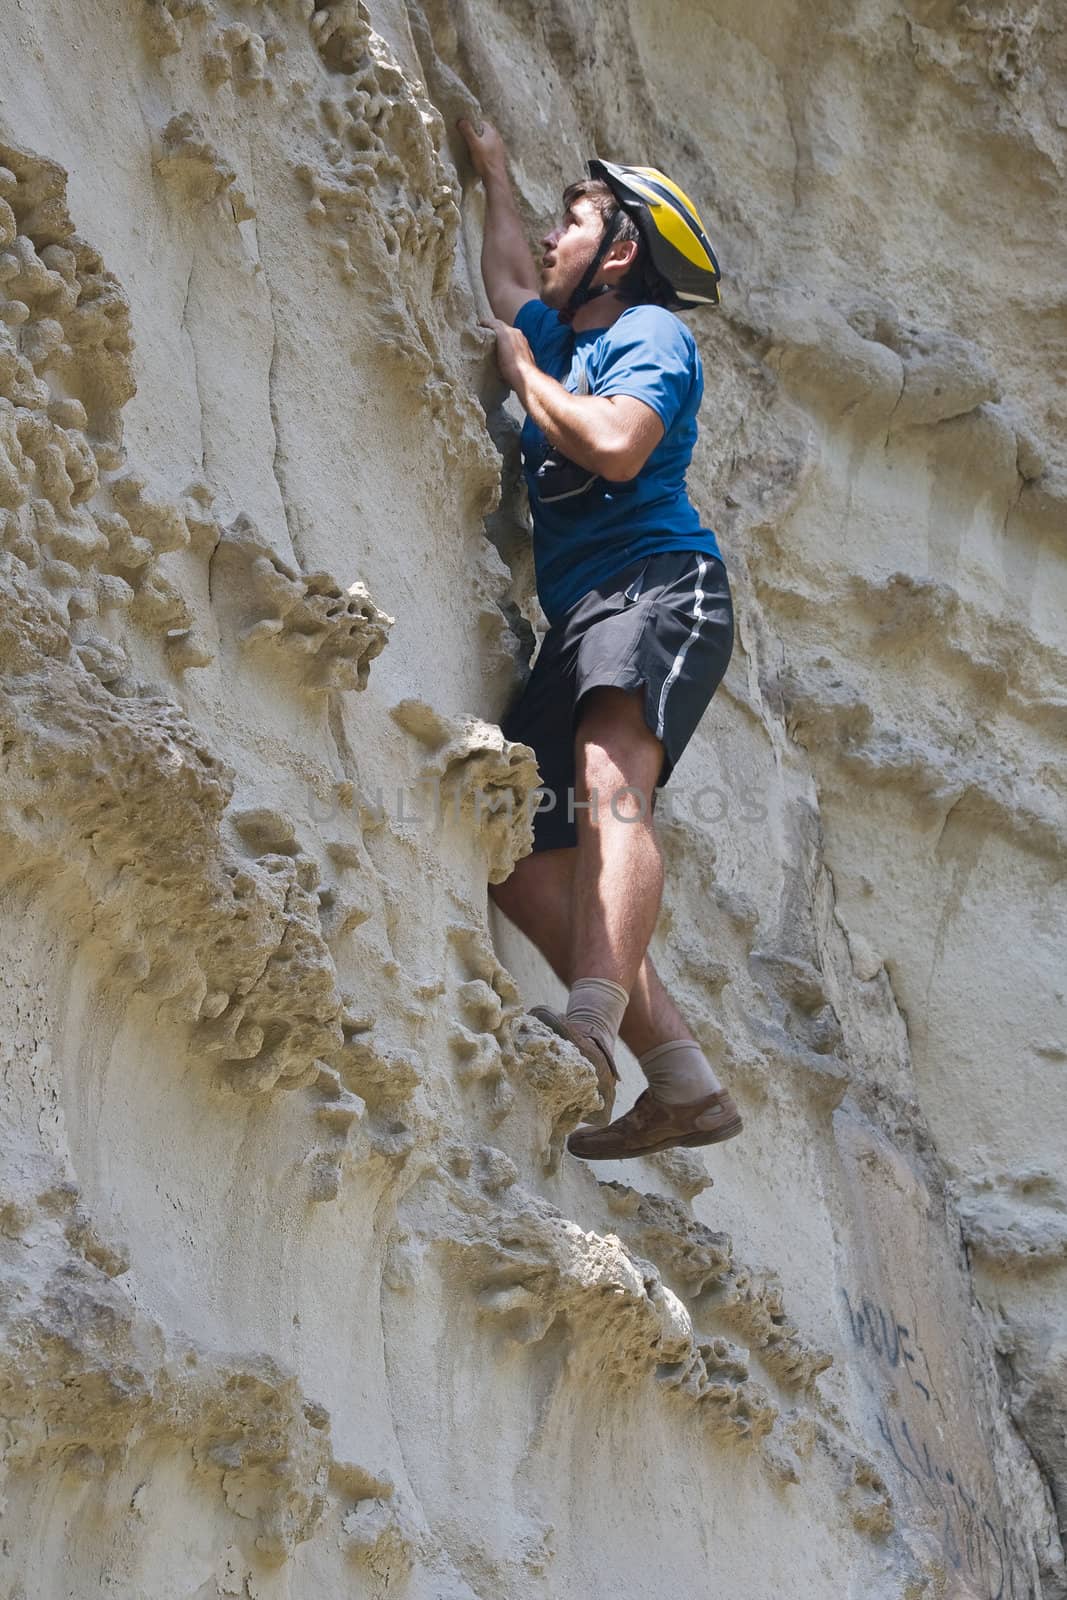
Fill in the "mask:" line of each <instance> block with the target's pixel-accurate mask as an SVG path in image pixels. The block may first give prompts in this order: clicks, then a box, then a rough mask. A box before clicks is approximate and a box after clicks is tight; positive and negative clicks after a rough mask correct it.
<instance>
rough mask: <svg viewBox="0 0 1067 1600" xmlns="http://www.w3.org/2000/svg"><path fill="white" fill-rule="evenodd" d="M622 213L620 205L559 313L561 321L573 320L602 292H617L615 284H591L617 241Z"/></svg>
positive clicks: (569, 321) (568, 321)
mask: <svg viewBox="0 0 1067 1600" xmlns="http://www.w3.org/2000/svg"><path fill="white" fill-rule="evenodd" d="M622 214H623V212H622V207H621V206H619V207H618V208H617V209H616V211H615V215H614V216H613V217H612V219H611V221H610V222H609V223H608V225H607V227H606V228H605V229H604V237H603V238H602V239H601V241H600V243H599V244H598V246H597V250H596V255H595V256H594V257H593V259H592V261H590V263H589V265H588V266H587V267H586V269H585V271H584V272H583V273H582V276H581V280H580V281H579V283H578V285H577V287H576V288H575V289H574V290H573V291H572V293H571V296H570V299H569V300H568V301H567V304H566V305H565V306H564V307H563V309H562V311H560V312H558V313H557V315H558V316H559V320H560V321H561V322H566V323H571V322H573V321H574V318H575V316H576V315H577V313H578V311H579V310H580V309H581V307H582V306H584V305H587V304H588V303H589V301H590V300H598V299H599V298H600V296H601V295H602V294H614V293H615V285H614V284H610V283H600V284H598V285H597V287H596V288H595V289H591V288H590V287H589V285H590V284H591V283H592V281H593V279H594V278H595V277H596V275H597V273H598V272H599V271H600V266H601V263H602V261H603V260H604V257H605V256H606V255H607V253H608V251H609V250H610V249H611V247H612V245H613V244H614V243H615V235H616V233H617V232H618V228H619V219H620V217H621V216H622Z"/></svg>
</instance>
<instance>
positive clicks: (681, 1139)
mask: <svg viewBox="0 0 1067 1600" xmlns="http://www.w3.org/2000/svg"><path fill="white" fill-rule="evenodd" d="M741 1127H742V1123H741V1116H740V1113H739V1112H738V1109H737V1106H736V1105H735V1104H734V1102H733V1100H732V1099H731V1097H730V1093H729V1090H727V1089H722V1090H720V1091H717V1092H716V1093H715V1094H709V1095H705V1096H704V1097H703V1099H701V1100H686V1101H683V1103H682V1104H681V1105H677V1106H672V1105H666V1104H665V1103H664V1102H663V1101H662V1100H656V1099H655V1098H654V1097H653V1094H652V1090H651V1089H646V1090H645V1091H644V1093H643V1094H640V1095H638V1097H637V1099H636V1100H635V1101H634V1103H633V1105H632V1106H631V1107H630V1110H629V1111H627V1112H625V1113H624V1115H623V1116H621V1117H620V1118H619V1119H618V1121H617V1122H613V1123H612V1124H611V1126H610V1127H609V1128H596V1129H593V1130H590V1131H589V1132H587V1131H586V1130H585V1128H579V1129H578V1130H577V1132H576V1133H572V1134H571V1136H570V1138H569V1139H568V1140H567V1149H568V1150H569V1151H570V1153H571V1155H572V1156H581V1158H582V1160H583V1161H625V1160H626V1159H627V1157H629V1156H648V1155H651V1154H652V1153H653V1151H655V1150H668V1149H669V1148H670V1147H671V1146H672V1145H698V1144H719V1143H720V1142H721V1141H722V1140H723V1139H732V1138H734V1136H735V1135H736V1134H738V1133H740V1132H741Z"/></svg>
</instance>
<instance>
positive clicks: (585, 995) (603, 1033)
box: [567, 978, 630, 1054]
mask: <svg viewBox="0 0 1067 1600" xmlns="http://www.w3.org/2000/svg"><path fill="white" fill-rule="evenodd" d="M629 1004H630V996H629V995H628V994H627V993H626V990H625V989H624V988H623V987H622V985H621V984H620V983H612V982H611V979H610V978H579V980H578V982H577V983H575V984H572V985H571V992H570V996H569V998H568V1000H567V1021H568V1022H577V1023H580V1024H581V1026H582V1027H583V1028H588V1030H589V1032H590V1033H592V1034H595V1036H596V1038H597V1039H598V1040H599V1041H600V1043H601V1044H602V1045H603V1046H604V1049H605V1050H607V1051H608V1052H609V1053H611V1054H613V1053H614V1050H615V1040H616V1037H617V1036H618V1032H619V1027H620V1025H621V1023H622V1019H623V1015H624V1013H625V1011H626V1007H627V1006H628V1005H629Z"/></svg>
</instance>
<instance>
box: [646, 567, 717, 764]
mask: <svg viewBox="0 0 1067 1600" xmlns="http://www.w3.org/2000/svg"><path fill="white" fill-rule="evenodd" d="M697 560H698V562H699V563H700V572H699V573H698V575H697V583H696V609H695V616H694V619H693V626H692V629H691V631H690V632H689V634H688V635H687V637H686V639H685V642H684V644H683V645H682V648H681V649H680V650H679V652H678V654H677V655H676V656H675V658H674V660H673V661H672V662H671V670H670V671H669V672H668V674H667V676H666V677H665V678H664V680H663V688H662V689H661V690H660V694H659V709H658V710H657V712H656V738H657V739H662V738H663V723H664V718H665V717H666V715H667V692H668V690H669V689H670V686H671V684H672V683H673V682H674V680H675V678H676V677H677V676H678V674H679V673H680V672H681V670H682V662H683V661H684V660H685V653H686V651H687V650H688V649H689V646H690V645H691V644H692V642H693V640H694V639H695V638H696V636H697V634H698V633H699V632H700V625H701V623H702V622H703V621H704V616H703V613H702V612H701V609H700V603H701V601H702V600H703V599H704V598H705V595H704V590H703V588H702V587H701V585H702V584H703V582H704V574H705V573H706V572H707V570H708V564H707V562H706V561H705V560H704V557H703V556H701V555H698V556H697Z"/></svg>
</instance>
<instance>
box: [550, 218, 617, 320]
mask: <svg viewBox="0 0 1067 1600" xmlns="http://www.w3.org/2000/svg"><path fill="white" fill-rule="evenodd" d="M603 236H604V219H603V217H602V216H601V215H600V212H599V211H598V210H597V208H596V206H595V205H594V204H593V202H592V200H590V199H589V198H588V197H587V196H585V195H582V196H580V197H579V198H578V199H577V200H575V202H574V204H573V205H571V206H568V207H567V209H566V211H565V212H564V213H563V221H562V222H560V223H558V224H557V226H556V227H554V228H553V229H552V232H551V233H546V234H545V236H544V238H543V239H542V240H541V299H542V300H543V301H544V303H545V305H546V306H552V307H553V308H554V309H557V310H558V309H559V308H560V307H562V306H565V305H566V304H567V301H568V300H569V299H570V297H571V295H572V294H573V293H574V291H575V289H576V288H577V287H578V285H579V283H580V282H581V280H582V273H583V272H584V271H585V269H586V267H587V266H588V265H589V263H590V261H592V259H593V257H594V256H595V255H596V252H597V246H598V245H599V244H600V241H601V239H602V238H603ZM593 281H594V283H599V282H600V281H601V277H600V273H599V272H598V273H597V275H596V278H595V279H594V280H593Z"/></svg>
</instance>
